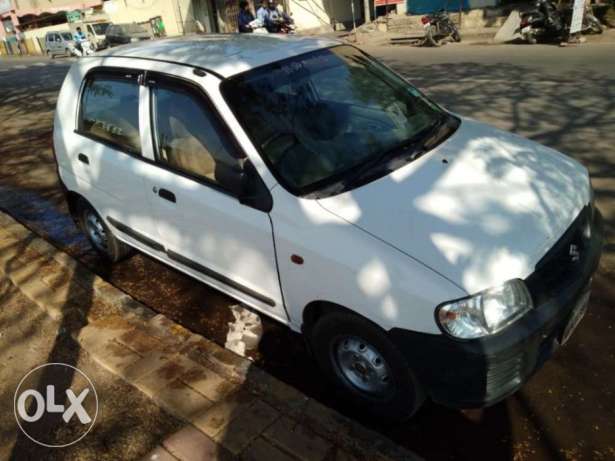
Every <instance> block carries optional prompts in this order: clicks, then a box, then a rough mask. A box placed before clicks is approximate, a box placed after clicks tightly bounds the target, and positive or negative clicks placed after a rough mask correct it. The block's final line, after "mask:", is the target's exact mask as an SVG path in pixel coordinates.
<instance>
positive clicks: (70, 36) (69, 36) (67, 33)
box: [62, 32, 73, 40]
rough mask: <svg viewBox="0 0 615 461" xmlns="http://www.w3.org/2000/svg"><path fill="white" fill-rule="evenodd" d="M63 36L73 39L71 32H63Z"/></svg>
mask: <svg viewBox="0 0 615 461" xmlns="http://www.w3.org/2000/svg"><path fill="white" fill-rule="evenodd" d="M62 38H63V39H64V40H72V39H73V35H72V34H71V33H70V32H64V33H62Z"/></svg>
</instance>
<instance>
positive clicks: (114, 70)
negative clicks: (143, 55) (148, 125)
mask: <svg viewBox="0 0 615 461" xmlns="http://www.w3.org/2000/svg"><path fill="white" fill-rule="evenodd" d="M143 73H144V71H143V70H140V69H130V68H125V67H104V66H103V67H101V66H98V67H93V68H92V69H90V70H89V71H88V72H87V73H86V74H85V76H84V77H83V80H82V81H81V85H80V88H79V99H78V101H77V104H78V105H77V111H76V112H77V113H76V115H77V120H75V129H74V130H73V131H74V133H75V134H78V135H80V136H83V137H85V138H88V139H89V140H91V141H94V142H99V143H101V144H104V145H105V146H107V147H109V148H111V149H113V150H116V151H119V152H122V153H124V154H126V155H130V156H131V157H135V158H139V159H142V158H143V153H142V140H141V136H139V150H138V151H136V150H133V149H129V148H127V147H126V146H125V145H123V144H120V143H116V142H113V141H110V140H108V139H104V138H101V137H98V136H96V135H93V134H92V133H90V132H86V131H84V130H83V129H82V122H83V98H84V96H85V91H86V89H87V86H88V83H89V82H90V80H91V79H92V78H96V77H97V76H98V75H104V76H106V77H108V78H109V79H111V80H118V81H124V82H125V81H131V80H132V81H134V82H135V84H136V85H137V88H139V76H140V75H142V74H143ZM122 74H124V75H122ZM126 74H131V76H130V77H127V76H126Z"/></svg>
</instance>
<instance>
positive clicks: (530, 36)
mask: <svg viewBox="0 0 615 461" xmlns="http://www.w3.org/2000/svg"><path fill="white" fill-rule="evenodd" d="M524 38H525V41H526V42H527V43H529V44H530V45H536V43H537V40H536V37H535V36H534V34H533V33H531V32H528V33H526V34H525V36H524Z"/></svg>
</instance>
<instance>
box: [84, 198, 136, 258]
mask: <svg viewBox="0 0 615 461" xmlns="http://www.w3.org/2000/svg"><path fill="white" fill-rule="evenodd" d="M93 221H96V222H97V223H98V226H99V229H98V230H99V231H101V230H102V231H103V232H104V239H101V240H99V239H97V238H96V237H95V236H93V233H95V231H94V230H93ZM77 222H78V223H79V227H80V228H81V231H82V232H83V233H84V234H85V236H86V237H87V238H88V240H89V241H90V244H91V245H92V247H93V248H94V249H95V250H96V252H98V253H99V254H100V255H101V256H103V257H104V258H106V259H108V260H109V261H110V262H112V263H116V262H119V261H121V260H122V259H125V258H127V257H128V256H129V255H130V254H132V248H131V247H130V246H128V245H126V244H125V243H124V242H121V241H119V240H118V239H117V238H116V237H115V235H113V232H111V229H109V226H107V224H106V223H105V221H104V220H103V219H102V218H101V217H100V215H99V214H98V213H97V212H96V210H95V209H94V208H93V207H92V206H91V205H90V204H89V203H88V202H86V201H85V200H84V199H81V200H80V201H79V203H78V204H77ZM97 240H98V241H97Z"/></svg>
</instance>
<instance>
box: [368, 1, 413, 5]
mask: <svg viewBox="0 0 615 461" xmlns="http://www.w3.org/2000/svg"><path fill="white" fill-rule="evenodd" d="M405 1H406V0H374V6H387V5H396V4H398V3H404V2H405Z"/></svg>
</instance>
